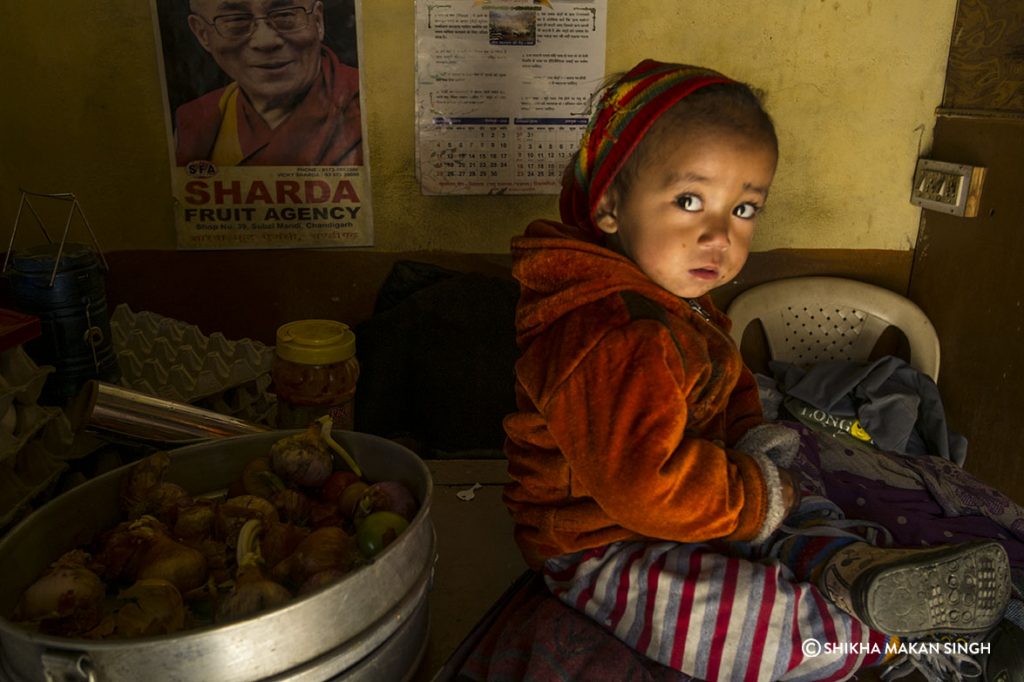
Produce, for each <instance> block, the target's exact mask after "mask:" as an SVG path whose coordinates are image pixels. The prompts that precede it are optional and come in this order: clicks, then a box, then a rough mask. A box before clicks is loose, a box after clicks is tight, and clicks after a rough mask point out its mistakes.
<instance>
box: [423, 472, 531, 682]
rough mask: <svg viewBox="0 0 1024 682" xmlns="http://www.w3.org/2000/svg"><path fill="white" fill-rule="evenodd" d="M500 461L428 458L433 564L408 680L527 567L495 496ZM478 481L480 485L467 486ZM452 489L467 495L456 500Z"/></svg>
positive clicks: (435, 666)
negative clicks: (426, 622)
mask: <svg viewBox="0 0 1024 682" xmlns="http://www.w3.org/2000/svg"><path fill="white" fill-rule="evenodd" d="M506 466H507V464H506V462H505V460H503V459H502V460H428V461H427V468H429V469H430V473H431V476H432V478H433V480H434V497H433V505H432V506H431V511H430V514H431V519H432V520H433V523H434V529H435V531H436V532H437V564H436V567H435V572H434V582H433V586H432V587H431V590H430V595H429V606H430V634H429V638H428V641H427V651H426V654H425V655H424V658H423V661H422V663H421V665H420V667H419V670H418V671H417V673H416V675H415V676H414V677H413V682H429V681H430V680H435V679H436V680H437V682H443V680H441V679H440V678H438V677H437V673H438V671H439V670H440V669H441V668H442V667H443V666H444V663H445V661H447V660H448V658H449V656H451V654H452V652H454V651H455V649H456V648H457V647H458V646H459V644H460V643H461V642H462V640H463V639H464V638H465V637H466V636H467V635H468V634H469V633H470V632H471V631H472V629H473V626H474V625H476V623H477V622H478V621H479V620H480V619H481V617H482V616H483V615H484V614H485V613H487V610H488V609H489V608H490V607H491V606H492V605H493V604H494V603H495V601H497V600H498V598H500V597H501V595H502V594H503V593H504V592H505V590H507V589H508V588H509V586H511V585H512V583H513V582H515V580H516V578H518V577H519V576H520V575H522V573H523V571H525V570H526V564H525V563H524V562H523V559H522V557H521V556H520V555H519V550H518V549H517V548H516V546H515V543H514V542H513V540H512V520H511V519H510V518H509V515H508V512H507V511H506V509H505V505H504V504H503V503H502V501H501V492H502V487H503V485H504V484H505V482H506V481H508V475H507V473H506ZM476 485H479V486H480V487H479V488H476V489H473V488H474V486H476ZM459 493H462V495H463V496H464V497H471V499H465V500H464V499H461V498H460V497H459Z"/></svg>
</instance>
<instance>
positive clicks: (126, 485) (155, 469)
mask: <svg viewBox="0 0 1024 682" xmlns="http://www.w3.org/2000/svg"><path fill="white" fill-rule="evenodd" d="M170 463H171V456H170V455H168V454H167V453H166V452H155V453H153V454H152V455H150V456H149V457H146V458H144V459H141V460H139V461H138V462H136V463H135V464H133V465H132V468H131V471H130V472H129V473H128V476H127V478H125V479H124V481H123V482H122V484H121V509H123V510H124V512H125V514H127V515H128V518H130V519H134V518H137V517H139V516H142V515H143V514H145V513H146V508H147V502H148V500H149V491H150V489H151V488H152V487H153V486H155V485H156V484H157V483H159V482H160V481H161V480H162V479H163V475H164V471H165V470H166V469H167V467H168V465H170Z"/></svg>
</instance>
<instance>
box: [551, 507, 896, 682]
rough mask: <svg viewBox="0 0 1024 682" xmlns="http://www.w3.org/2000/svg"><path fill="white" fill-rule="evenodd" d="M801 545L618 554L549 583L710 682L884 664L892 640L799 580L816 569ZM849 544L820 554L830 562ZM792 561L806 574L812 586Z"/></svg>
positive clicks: (616, 547)
mask: <svg viewBox="0 0 1024 682" xmlns="http://www.w3.org/2000/svg"><path fill="white" fill-rule="evenodd" d="M830 505H831V503H828V502H827V501H824V500H822V498H817V500H815V499H814V498H804V500H803V501H802V502H801V509H802V510H805V517H807V518H808V519H813V518H815V517H817V516H818V515H819V510H818V509H814V507H815V506H817V507H818V508H819V509H820V507H822V506H830ZM807 508H811V511H809V512H807V511H806V509H807ZM794 517H799V511H798V513H797V514H796V515H794V516H791V517H790V521H791V522H792V521H793V520H794ZM804 521H805V522H807V519H805V520H804ZM811 525H813V523H811ZM783 535H784V534H783ZM795 540H796V541H797V542H796V543H794V542H790V543H788V547H789V549H788V550H786V551H784V552H783V553H782V554H781V555H780V556H781V557H782V561H780V560H779V559H775V558H771V557H768V556H759V554H760V555H763V554H764V553H765V552H764V548H763V547H754V546H751V545H749V544H743V543H735V544H720V545H715V546H712V545H708V544H680V543H675V542H619V543H614V544H611V545H607V546H605V547H600V548H596V549H592V550H587V551H584V552H578V553H575V554H570V555H566V556H561V557H556V558H554V559H549V560H548V561H547V562H546V563H545V565H544V571H543V572H544V578H545V582H546V583H547V586H548V588H549V589H550V590H551V592H552V593H553V594H555V595H556V596H557V597H558V598H559V599H561V600H562V601H563V602H565V603H566V604H568V605H569V606H571V607H573V608H575V609H576V610H578V611H580V612H582V613H585V614H586V615H588V616H589V617H590V618H592V619H593V620H595V621H597V622H598V623H600V624H602V625H604V626H605V627H606V628H607V629H608V630H610V631H611V632H612V633H613V634H614V635H615V636H616V637H618V638H619V639H620V640H622V641H623V642H624V643H626V644H627V645H629V646H630V647H631V648H633V649H634V650H636V651H638V652H640V653H642V654H644V655H646V656H647V657H648V658H651V659H653V660H655V661H658V662H659V663H662V664H664V665H667V666H670V667H672V668H674V669H676V670H680V671H682V672H684V673H686V674H687V675H690V676H692V677H696V678H698V679H701V680H709V681H710V680H730V681H731V680H842V679H846V678H848V677H850V676H851V675H852V674H853V673H854V672H855V671H856V670H857V669H858V668H860V667H862V666H867V665H877V664H878V663H880V662H881V661H882V659H883V658H884V654H885V644H886V642H887V641H888V638H887V637H886V636H885V635H883V634H881V633H879V632H876V631H873V630H870V629H869V628H867V627H866V626H864V625H863V624H861V623H860V621H858V620H856V619H855V618H853V617H852V616H850V615H848V614H846V613H845V612H843V611H841V610H839V609H838V608H836V607H835V606H833V605H832V604H831V603H830V602H829V601H828V600H827V599H826V598H825V597H824V596H823V595H822V594H821V593H820V592H819V591H818V590H817V588H815V587H813V586H812V585H811V584H810V583H809V582H806V581H802V580H801V578H803V579H804V580H806V575H807V574H809V570H810V569H812V568H813V566H812V565H810V564H808V562H807V561H806V557H807V556H808V553H807V552H806V551H805V550H804V549H802V548H801V547H800V546H799V543H800V541H802V540H804V539H803V538H800V537H797V538H795ZM851 541H852V540H850V539H843V540H837V541H833V540H827V541H825V543H824V544H823V543H821V542H819V543H818V544H817V546H816V549H817V550H819V552H818V554H819V555H820V556H821V557H823V558H824V557H827V556H829V555H831V553H832V551H834V550H835V549H836V548H837V547H838V546H841V545H843V544H845V543H848V542H851ZM784 545H785V543H784ZM826 546H827V551H824V550H826ZM794 548H795V549H794ZM797 551H799V552H801V553H802V554H801V556H802V557H803V558H804V561H802V562H801V561H797V557H796V556H795V554H793V553H794V552H797ZM726 552H728V553H726ZM787 554H793V555H792V556H787ZM814 554H815V553H814V552H811V555H812V557H813V555H814ZM789 560H792V561H789ZM783 561H785V562H786V563H788V564H789V565H793V564H794V563H803V564H804V565H803V567H802V568H801V569H798V570H799V573H803V574H804V575H803V576H801V575H799V574H794V571H793V570H792V569H791V568H790V567H789V566H787V565H784V563H783ZM813 563H816V559H812V561H811V564H813Z"/></svg>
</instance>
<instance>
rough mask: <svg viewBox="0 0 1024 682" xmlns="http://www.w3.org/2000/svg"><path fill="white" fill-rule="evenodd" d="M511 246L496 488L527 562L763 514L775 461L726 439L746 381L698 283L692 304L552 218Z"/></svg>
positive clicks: (753, 531)
mask: <svg viewBox="0 0 1024 682" xmlns="http://www.w3.org/2000/svg"><path fill="white" fill-rule="evenodd" d="M512 253H513V258H514V264H513V274H514V275H515V277H516V279H517V280H518V281H519V283H520V285H521V295H520V301H519V305H518V308H517V311H516V334H517V341H518V344H519V347H520V350H521V356H520V359H519V361H518V362H517V364H516V401H517V410H518V411H517V412H516V413H514V414H511V415H509V416H508V417H507V418H506V419H505V430H506V433H507V435H508V438H507V440H506V446H505V449H506V454H507V456H508V460H509V474H510V476H511V478H512V483H510V484H509V485H508V486H507V487H506V490H505V495H504V499H505V503H506V505H507V506H508V508H509V511H510V512H511V514H512V517H513V520H514V522H515V535H516V541H517V543H518V544H519V547H520V549H521V551H522V553H523V556H524V558H525V559H526V561H527V563H528V564H529V565H530V566H532V567H534V568H537V567H539V566H540V565H541V564H542V563H543V562H544V560H546V559H548V558H551V557H554V556H558V555H562V554H568V553H571V552H576V551H580V550H584V549H589V548H594V547H599V546H602V545H605V544H608V543H611V542H616V541H620V540H628V539H642V538H649V539H660V540H672V541H678V542H698V541H704V540H711V539H726V540H752V539H763V538H764V537H766V536H767V533H769V532H770V531H771V530H774V528H772V527H768V525H766V517H767V516H768V507H769V498H770V497H771V496H770V495H769V490H768V486H769V484H767V483H766V480H771V481H774V485H775V486H777V485H778V473H777V471H776V470H775V467H774V465H773V464H771V462H769V461H768V460H767V459H766V458H765V457H763V456H761V455H747V454H744V453H741V452H738V451H735V450H732V449H730V448H729V446H730V445H732V444H734V443H735V442H736V441H737V440H738V439H739V438H740V437H741V436H742V435H743V434H744V433H745V432H746V431H747V430H748V429H749V428H751V427H753V426H756V425H758V424H760V423H761V422H762V416H761V405H760V401H759V399H758V395H757V385H756V382H755V380H754V378H753V375H752V374H751V373H750V371H749V370H748V369H747V368H746V367H745V366H744V365H743V361H742V359H741V358H740V355H739V352H738V351H737V349H736V346H735V344H734V343H733V341H732V340H731V338H730V337H729V335H728V333H727V330H728V328H729V321H728V318H726V317H725V316H724V315H723V314H722V313H720V312H718V311H717V310H716V309H715V308H714V306H713V305H712V303H711V300H710V298H709V297H707V296H705V297H703V298H701V299H700V300H699V304H700V306H701V307H702V308H703V309H704V310H705V311H706V312H708V313H709V315H710V317H711V319H710V320H706V319H704V318H703V317H702V316H701V315H700V314H698V313H697V312H696V311H694V310H693V309H692V308H691V307H690V305H689V304H688V303H687V302H686V301H685V300H683V299H680V298H678V297H677V296H675V295H673V294H672V293H670V292H669V291H667V290H665V289H663V288H662V287H660V286H659V285H657V284H655V283H654V282H653V281H652V280H650V279H649V278H648V277H647V276H646V275H645V274H644V273H643V272H642V271H641V270H640V269H639V268H638V267H637V266H636V265H635V264H633V262H632V261H630V260H629V259H628V258H626V257H624V256H621V255H619V254H617V253H615V252H613V251H611V250H609V249H607V248H605V247H603V246H600V245H598V244H596V243H594V242H593V241H591V240H590V239H588V238H587V237H585V236H584V233H583V232H582V231H580V230H578V229H577V228H574V227H570V226H567V225H563V224H560V223H555V222H548V221H537V222H534V223H533V224H531V225H530V226H529V227H528V228H527V231H526V234H525V235H524V236H522V237H518V238H515V239H513V241H512ZM662 311H663V312H662ZM776 496H777V495H776ZM779 520H781V519H779ZM777 523H778V521H777V520H776V521H774V523H771V524H770V525H772V526H774V525H777Z"/></svg>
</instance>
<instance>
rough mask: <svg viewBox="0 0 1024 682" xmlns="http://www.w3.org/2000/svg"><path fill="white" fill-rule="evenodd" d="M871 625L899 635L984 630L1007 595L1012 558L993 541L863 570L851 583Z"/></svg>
mask: <svg viewBox="0 0 1024 682" xmlns="http://www.w3.org/2000/svg"><path fill="white" fill-rule="evenodd" d="M853 596H854V599H855V601H856V602H857V611H858V612H859V613H860V614H861V619H862V620H863V621H864V622H865V624H867V625H868V626H869V627H872V628H874V629H876V630H879V631H881V632H884V633H886V634H889V635H895V636H897V637H920V636H924V635H937V634H945V633H955V634H961V635H971V634H980V633H984V632H988V631H989V630H990V629H992V627H994V626H995V625H996V623H998V622H999V620H1000V619H1001V618H1002V617H1003V611H1004V610H1005V609H1006V605H1007V604H1008V603H1009V600H1010V562H1009V558H1008V557H1007V555H1006V550H1005V549H1003V546H1002V545H1000V544H999V543H997V542H994V541H987V540H986V541H980V542H972V543H967V544H963V545H956V546H952V547H946V548H942V549H937V550H935V551H934V552H921V553H920V554H914V555H910V556H908V557H907V558H905V559H903V560H901V561H898V562H895V563H892V564H886V565H882V566H879V567H876V568H875V569H873V570H872V569H869V570H867V571H865V572H864V574H862V575H861V576H859V577H858V579H857V580H856V581H855V582H854V585H853Z"/></svg>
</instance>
